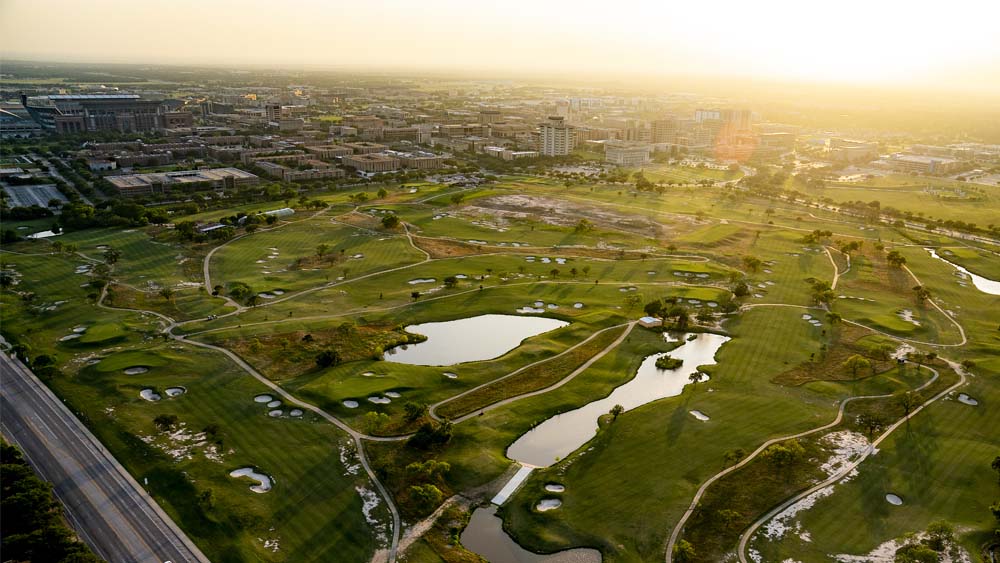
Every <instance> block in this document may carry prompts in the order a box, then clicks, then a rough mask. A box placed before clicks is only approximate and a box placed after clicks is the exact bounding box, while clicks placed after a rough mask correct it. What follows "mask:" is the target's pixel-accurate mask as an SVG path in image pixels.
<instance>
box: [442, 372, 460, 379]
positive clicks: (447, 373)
mask: <svg viewBox="0 0 1000 563" xmlns="http://www.w3.org/2000/svg"><path fill="white" fill-rule="evenodd" d="M441 375H443V376H445V377H447V378H448V379H458V374H457V373H452V372H450V371H446V372H444V373H442V374H441Z"/></svg>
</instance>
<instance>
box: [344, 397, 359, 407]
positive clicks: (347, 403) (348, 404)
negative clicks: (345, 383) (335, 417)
mask: <svg viewBox="0 0 1000 563" xmlns="http://www.w3.org/2000/svg"><path fill="white" fill-rule="evenodd" d="M341 404H342V405H344V406H345V407H347V408H349V409H356V408H358V402H357V401H351V400H350V399H348V400H346V401H344V402H343V403H341Z"/></svg>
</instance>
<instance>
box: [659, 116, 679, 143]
mask: <svg viewBox="0 0 1000 563" xmlns="http://www.w3.org/2000/svg"><path fill="white" fill-rule="evenodd" d="M679 129H680V125H679V123H678V122H677V118H676V117H667V118H664V119H657V120H655V121H653V142H654V143H676V142H677V133H678V132H679Z"/></svg>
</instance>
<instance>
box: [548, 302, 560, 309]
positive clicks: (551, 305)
mask: <svg viewBox="0 0 1000 563" xmlns="http://www.w3.org/2000/svg"><path fill="white" fill-rule="evenodd" d="M546 307H548V308H549V309H558V308H559V305H556V304H555V303H549V304H548V305H546Z"/></svg>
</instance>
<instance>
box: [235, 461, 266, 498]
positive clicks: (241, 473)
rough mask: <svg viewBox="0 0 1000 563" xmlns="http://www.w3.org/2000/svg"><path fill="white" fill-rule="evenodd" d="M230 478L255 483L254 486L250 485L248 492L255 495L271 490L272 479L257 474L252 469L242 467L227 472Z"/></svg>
mask: <svg viewBox="0 0 1000 563" xmlns="http://www.w3.org/2000/svg"><path fill="white" fill-rule="evenodd" d="M229 476H230V477H247V478H249V479H253V480H254V481H257V484H256V485H251V486H250V490H251V491H253V492H255V493H266V492H268V491H270V490H271V483H272V479H271V478H270V477H268V476H267V475H264V474H263V473H258V472H256V471H254V470H253V468H252V467H243V468H240V469H235V470H233V471H230V472H229Z"/></svg>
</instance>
